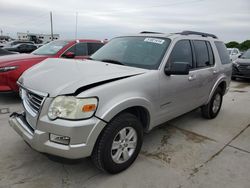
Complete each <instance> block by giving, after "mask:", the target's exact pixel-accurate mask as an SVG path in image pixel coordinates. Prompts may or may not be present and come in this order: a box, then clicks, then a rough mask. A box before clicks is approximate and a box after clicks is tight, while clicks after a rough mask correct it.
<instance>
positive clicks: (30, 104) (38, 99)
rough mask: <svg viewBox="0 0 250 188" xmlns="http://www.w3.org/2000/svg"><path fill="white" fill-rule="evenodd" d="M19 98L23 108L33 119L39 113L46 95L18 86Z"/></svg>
mask: <svg viewBox="0 0 250 188" xmlns="http://www.w3.org/2000/svg"><path fill="white" fill-rule="evenodd" d="M20 96H21V98H22V100H23V105H24V108H25V109H26V110H27V111H28V112H29V113H30V114H31V115H32V116H33V117H36V116H37V115H38V114H39V113H40V110H41V107H42V105H43V102H44V100H45V98H46V97H47V96H48V95H47V94H44V93H41V92H36V91H34V90H30V89H27V88H25V87H22V86H20Z"/></svg>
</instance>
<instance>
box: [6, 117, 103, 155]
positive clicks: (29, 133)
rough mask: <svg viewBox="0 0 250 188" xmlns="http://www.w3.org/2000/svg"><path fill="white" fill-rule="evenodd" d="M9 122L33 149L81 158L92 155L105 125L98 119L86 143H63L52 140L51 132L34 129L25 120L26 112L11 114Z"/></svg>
mask: <svg viewBox="0 0 250 188" xmlns="http://www.w3.org/2000/svg"><path fill="white" fill-rule="evenodd" d="M9 124H10V126H11V127H12V128H13V129H14V130H15V131H16V132H17V133H18V134H19V135H20V136H21V137H22V138H23V139H24V140H25V141H26V142H27V143H28V144H29V145H30V146H31V147H32V148H33V149H35V150H37V151H39V152H42V153H48V154H52V155H56V156H60V157H64V158H69V159H79V158H84V157H88V156H90V155H91V153H92V150H93V147H94V144H95V141H96V139H97V137H98V135H99V133H100V132H101V130H102V128H103V127H104V126H105V123H104V122H103V121H97V123H96V124H94V125H93V128H92V129H91V131H90V132H89V136H88V140H87V141H86V143H80V144H69V145H63V144H58V143H55V142H52V141H50V140H49V134H50V133H48V132H44V131H41V130H38V129H36V130H33V129H32V127H31V126H30V125H29V124H28V123H27V121H26V120H25V115H24V114H17V113H13V114H11V116H10V118H9ZM52 126H53V125H52ZM72 129H74V127H72ZM84 134H86V133H84Z"/></svg>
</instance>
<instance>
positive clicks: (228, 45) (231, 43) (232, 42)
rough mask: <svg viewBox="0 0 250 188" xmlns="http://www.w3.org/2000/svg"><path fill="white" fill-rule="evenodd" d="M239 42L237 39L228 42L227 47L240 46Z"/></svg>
mask: <svg viewBox="0 0 250 188" xmlns="http://www.w3.org/2000/svg"><path fill="white" fill-rule="evenodd" d="M239 45H240V44H239V43H238V42H236V41H231V42H229V43H227V44H226V46H227V48H239Z"/></svg>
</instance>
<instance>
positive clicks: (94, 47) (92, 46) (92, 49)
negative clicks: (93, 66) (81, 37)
mask: <svg viewBox="0 0 250 188" xmlns="http://www.w3.org/2000/svg"><path fill="white" fill-rule="evenodd" d="M103 45H104V44H103V43H88V54H89V55H92V54H93V53H95V52H96V51H97V50H99V49H100V48H101V47H103Z"/></svg>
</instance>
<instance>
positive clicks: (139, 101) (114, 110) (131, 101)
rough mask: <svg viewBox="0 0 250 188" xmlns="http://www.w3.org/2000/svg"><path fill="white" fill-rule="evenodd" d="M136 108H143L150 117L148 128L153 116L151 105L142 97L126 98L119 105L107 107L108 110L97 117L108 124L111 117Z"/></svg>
mask: <svg viewBox="0 0 250 188" xmlns="http://www.w3.org/2000/svg"><path fill="white" fill-rule="evenodd" d="M136 106H138V107H143V108H145V110H147V111H148V113H149V117H150V118H149V119H150V122H149V126H150V125H151V122H152V116H153V110H152V104H151V103H150V102H149V100H147V99H146V98H142V97H136V98H134V97H133V98H126V99H124V100H122V101H121V102H119V103H116V104H113V106H111V107H109V108H108V109H109V110H108V111H106V112H104V113H103V114H102V113H101V112H100V114H99V116H100V118H101V119H103V120H104V121H106V122H109V121H110V120H111V119H112V118H113V117H115V116H116V115H117V114H119V113H120V112H122V111H124V110H126V109H128V108H131V107H136Z"/></svg>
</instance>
